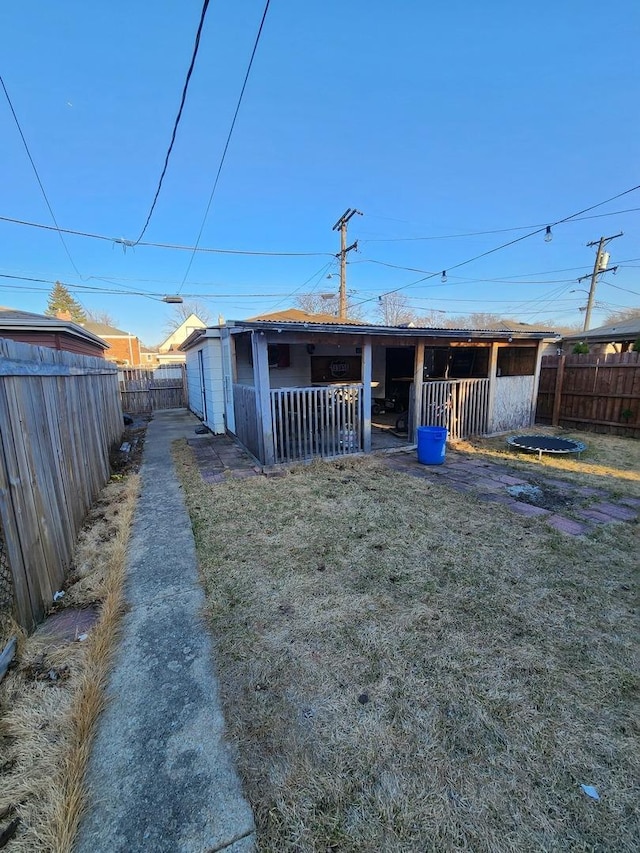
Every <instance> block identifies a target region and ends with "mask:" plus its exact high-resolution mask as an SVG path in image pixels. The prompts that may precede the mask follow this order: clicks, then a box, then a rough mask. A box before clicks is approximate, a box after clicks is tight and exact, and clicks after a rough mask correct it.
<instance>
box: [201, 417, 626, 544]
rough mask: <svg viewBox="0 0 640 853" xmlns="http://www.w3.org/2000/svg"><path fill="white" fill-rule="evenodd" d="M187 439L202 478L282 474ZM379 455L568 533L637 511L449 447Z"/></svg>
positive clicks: (604, 494)
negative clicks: (424, 459) (426, 454)
mask: <svg viewBox="0 0 640 853" xmlns="http://www.w3.org/2000/svg"><path fill="white" fill-rule="evenodd" d="M187 443H188V444H189V446H190V447H191V448H192V449H193V452H194V454H195V458H196V461H197V464H198V468H199V470H200V473H201V475H202V479H203V480H204V481H205V482H207V483H222V482H224V481H225V480H227V479H228V478H229V477H232V478H235V479H243V478H245V477H257V476H259V475H261V474H265V475H266V476H270V477H272V476H278V475H280V476H284V475H285V474H286V466H284V465H280V466H275V467H274V468H272V469H269V470H268V471H263V469H262V468H261V467H260V466H259V465H257V464H256V462H255V460H254V459H252V458H251V456H249V454H248V453H246V452H245V451H244V450H243V449H242V448H241V447H239V446H238V445H237V444H236V443H235V442H234V441H233V439H231V438H230V437H229V436H226V435H212V434H211V433H208V434H205V435H195V436H193V437H190V438H188V439H187ZM378 458H379V459H380V460H382V461H383V462H384V463H385V464H386V465H388V466H389V467H390V468H393V469H394V470H395V471H402V472H403V473H405V474H410V475H411V476H413V477H424V478H426V479H430V480H432V481H434V482H441V483H443V484H444V485H446V486H448V487H449V488H451V489H455V490H456V491H458V492H469V493H473V494H474V495H475V496H476V497H477V498H479V499H480V500H482V501H487V502H490V503H495V504H500V505H501V506H503V507H504V508H505V509H508V510H509V511H510V512H515V513H517V514H518V515H522V516H526V517H528V518H534V517H541V518H544V519H545V521H546V522H547V524H549V525H550V526H551V527H555V529H556V530H559V531H561V532H562V533H567V534H569V535H571V536H582V535H584V534H586V533H589V532H590V531H591V530H593V529H594V528H595V527H596V526H597V525H600V524H614V523H619V522H624V521H626V522H635V521H638V516H639V514H640V498H633V497H628V498H619V499H617V498H613V497H612V495H611V493H610V492H609V491H608V490H607V489H595V488H592V487H589V486H577V485H576V484H574V483H570V482H568V481H566V480H560V479H557V478H554V477H549V476H546V472H545V471H535V472H528V471H527V472H520V471H516V470H514V469H513V468H510V467H509V466H508V465H505V464H503V463H501V462H498V461H494V460H486V459H477V458H476V457H475V456H472V455H470V454H468V453H462V452H459V451H455V450H451V449H450V448H448V449H447V456H446V458H445V461H444V463H443V464H442V465H421V464H420V463H419V462H418V459H417V456H416V451H415V449H407V450H406V451H404V452H399V453H381V454H378Z"/></svg>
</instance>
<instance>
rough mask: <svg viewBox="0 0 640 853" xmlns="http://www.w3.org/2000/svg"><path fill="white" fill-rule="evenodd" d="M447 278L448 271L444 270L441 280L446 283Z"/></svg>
mask: <svg viewBox="0 0 640 853" xmlns="http://www.w3.org/2000/svg"><path fill="white" fill-rule="evenodd" d="M446 280H447V271H446V270H442V275H441V276H440V281H441V282H443V283H444V282H445V281H446Z"/></svg>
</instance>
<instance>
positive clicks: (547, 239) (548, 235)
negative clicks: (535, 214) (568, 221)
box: [544, 225, 553, 243]
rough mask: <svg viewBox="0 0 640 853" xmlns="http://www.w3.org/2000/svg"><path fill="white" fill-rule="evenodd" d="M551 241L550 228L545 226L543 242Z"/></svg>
mask: <svg viewBox="0 0 640 853" xmlns="http://www.w3.org/2000/svg"><path fill="white" fill-rule="evenodd" d="M552 240H553V234H552V233H551V226H550V225H547V230H546V233H545V235H544V242H545V243H550V242H551V241H552Z"/></svg>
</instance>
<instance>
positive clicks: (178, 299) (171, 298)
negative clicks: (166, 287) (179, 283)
mask: <svg viewBox="0 0 640 853" xmlns="http://www.w3.org/2000/svg"><path fill="white" fill-rule="evenodd" d="M162 301H163V302H170V303H172V304H173V303H180V302H184V300H183V298H182V296H163V297H162Z"/></svg>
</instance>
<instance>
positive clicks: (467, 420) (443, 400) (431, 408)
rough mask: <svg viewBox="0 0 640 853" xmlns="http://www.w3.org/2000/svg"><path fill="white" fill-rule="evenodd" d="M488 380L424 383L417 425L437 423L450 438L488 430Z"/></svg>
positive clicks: (451, 380)
mask: <svg viewBox="0 0 640 853" xmlns="http://www.w3.org/2000/svg"><path fill="white" fill-rule="evenodd" d="M488 418H489V380H488V379H446V380H443V381H437V380H436V381H431V382H425V383H424V385H423V386H422V406H421V410H420V413H419V418H418V426H440V427H446V428H447V429H448V430H449V438H468V437H469V436H471V435H483V434H484V433H486V432H487V429H488Z"/></svg>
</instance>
